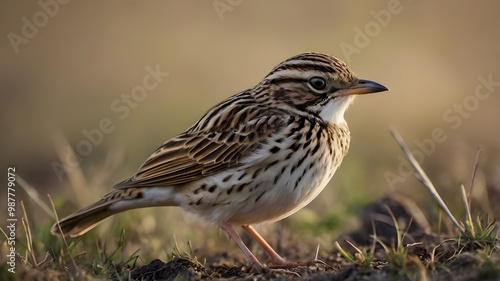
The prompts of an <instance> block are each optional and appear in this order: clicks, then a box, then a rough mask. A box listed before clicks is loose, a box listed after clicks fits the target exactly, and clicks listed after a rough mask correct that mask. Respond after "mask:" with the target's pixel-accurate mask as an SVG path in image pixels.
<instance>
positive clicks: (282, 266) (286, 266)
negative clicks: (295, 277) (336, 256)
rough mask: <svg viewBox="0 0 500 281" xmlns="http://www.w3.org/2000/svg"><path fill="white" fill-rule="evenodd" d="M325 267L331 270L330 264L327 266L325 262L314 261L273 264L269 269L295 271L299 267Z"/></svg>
mask: <svg viewBox="0 0 500 281" xmlns="http://www.w3.org/2000/svg"><path fill="white" fill-rule="evenodd" d="M311 266H315V267H320V266H321V267H324V268H331V266H329V265H328V264H326V263H325V262H324V261H321V260H312V261H299V262H288V261H284V260H283V261H282V262H279V263H275V262H273V265H272V266H270V267H269V268H273V269H293V268H297V267H311Z"/></svg>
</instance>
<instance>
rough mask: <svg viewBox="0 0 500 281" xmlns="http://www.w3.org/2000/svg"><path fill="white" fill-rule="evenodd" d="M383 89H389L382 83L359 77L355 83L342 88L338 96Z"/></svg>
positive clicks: (369, 92) (375, 91)
mask: <svg viewBox="0 0 500 281" xmlns="http://www.w3.org/2000/svg"><path fill="white" fill-rule="evenodd" d="M384 91H389V89H388V88H387V87H386V86H384V85H382V84H379V83H377V82H373V81H370V80H363V79H359V80H358V83H357V84H356V85H354V86H352V87H350V88H346V89H343V90H342V91H341V93H340V96H351V95H364V94H371V93H378V92H384Z"/></svg>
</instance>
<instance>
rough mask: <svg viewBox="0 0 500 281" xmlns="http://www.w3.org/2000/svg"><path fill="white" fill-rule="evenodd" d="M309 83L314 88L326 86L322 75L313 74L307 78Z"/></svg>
mask: <svg viewBox="0 0 500 281" xmlns="http://www.w3.org/2000/svg"><path fill="white" fill-rule="evenodd" d="M309 85H311V87H313V88H314V89H315V90H318V91H321V90H324V89H325V88H326V81H325V79H324V78H323V77H318V76H314V77H311V78H310V79H309Z"/></svg>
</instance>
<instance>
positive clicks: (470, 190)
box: [467, 147, 484, 206]
mask: <svg viewBox="0 0 500 281" xmlns="http://www.w3.org/2000/svg"><path fill="white" fill-rule="evenodd" d="M483 150H484V148H483V147H479V148H478V149H477V154H476V161H475V162H474V168H473V169H472V177H471V179H470V188H469V195H468V197H467V198H469V206H470V205H471V203H472V196H471V195H472V188H473V187H474V180H475V179H476V172H477V167H478V163H479V156H480V155H481V152H483Z"/></svg>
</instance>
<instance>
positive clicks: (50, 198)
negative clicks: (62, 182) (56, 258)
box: [47, 194, 81, 276]
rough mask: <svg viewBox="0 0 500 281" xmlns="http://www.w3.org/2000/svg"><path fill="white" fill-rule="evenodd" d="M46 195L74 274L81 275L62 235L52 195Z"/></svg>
mask: <svg viewBox="0 0 500 281" xmlns="http://www.w3.org/2000/svg"><path fill="white" fill-rule="evenodd" d="M47 197H48V198H49V202H50V205H51V206H52V210H53V211H54V216H55V217H56V223H57V228H58V229H59V233H61V236H62V239H63V242H64V245H65V246H66V250H67V251H68V254H69V257H70V258H71V262H72V263H73V266H74V267H75V271H76V275H77V276H80V275H81V273H80V269H79V268H78V266H77V265H76V261H75V259H74V258H73V256H72V255H71V251H70V249H69V245H68V242H67V241H66V237H65V236H64V232H63V231H62V229H61V226H60V225H59V216H58V215H57V211H56V206H55V205H54V201H52V197H50V194H47Z"/></svg>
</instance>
